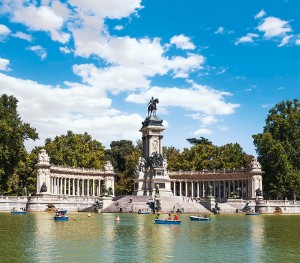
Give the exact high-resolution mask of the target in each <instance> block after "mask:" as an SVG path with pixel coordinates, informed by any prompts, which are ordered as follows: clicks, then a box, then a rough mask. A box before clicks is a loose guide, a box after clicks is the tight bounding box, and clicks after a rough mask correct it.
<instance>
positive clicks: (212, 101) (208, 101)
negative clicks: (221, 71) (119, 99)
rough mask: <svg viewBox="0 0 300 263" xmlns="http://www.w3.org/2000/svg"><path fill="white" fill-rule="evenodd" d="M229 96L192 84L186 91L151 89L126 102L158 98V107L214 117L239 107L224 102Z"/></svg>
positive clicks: (143, 101)
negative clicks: (176, 108) (179, 108)
mask: <svg viewBox="0 0 300 263" xmlns="http://www.w3.org/2000/svg"><path fill="white" fill-rule="evenodd" d="M230 95H231V94H230V93H228V92H224V91H218V90H215V89H212V88H210V87H207V86H201V85H198V84H195V83H193V84H192V87H190V88H186V89H183V88H182V89H180V88H175V87H174V88H161V87H152V88H150V89H148V90H146V91H144V92H142V93H139V94H130V95H128V96H127V98H126V101H129V102H135V103H147V102H148V100H149V98H151V97H152V96H154V97H159V99H160V104H159V106H160V107H163V108H165V107H181V108H184V109H186V110H191V111H195V112H200V113H202V114H205V115H209V116H214V115H227V114H232V113H234V111H235V109H236V108H237V107H239V104H232V103H226V102H225V101H224V100H225V97H226V96H230ZM159 110H160V109H159Z"/></svg>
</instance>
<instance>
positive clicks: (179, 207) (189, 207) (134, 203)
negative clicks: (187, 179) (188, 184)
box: [102, 196, 211, 214]
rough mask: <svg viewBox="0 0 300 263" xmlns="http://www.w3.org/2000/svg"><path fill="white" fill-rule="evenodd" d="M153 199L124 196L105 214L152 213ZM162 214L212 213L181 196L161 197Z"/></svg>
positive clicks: (117, 199)
mask: <svg viewBox="0 0 300 263" xmlns="http://www.w3.org/2000/svg"><path fill="white" fill-rule="evenodd" d="M152 202H153V199H152V197H149V196H124V197H117V198H114V199H113V203H112V204H111V205H109V206H108V207H106V208H105V209H103V211H102V212H105V213H117V212H125V213H126V212H134V213H137V212H138V211H139V210H144V211H149V212H152V209H151V203H152ZM160 202H161V208H162V212H164V213H170V212H171V211H173V210H174V208H175V211H180V212H184V213H206V214H209V213H211V212H210V211H209V210H208V209H206V208H205V207H204V206H202V205H201V204H200V203H199V202H196V201H195V200H193V201H192V200H190V199H186V198H185V199H184V198H182V197H179V196H170V197H161V201H160Z"/></svg>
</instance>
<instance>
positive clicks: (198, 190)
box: [197, 181, 200, 198]
mask: <svg viewBox="0 0 300 263" xmlns="http://www.w3.org/2000/svg"><path fill="white" fill-rule="evenodd" d="M199 185H200V182H199V181H198V182H197V198H199V195H200V193H199V192H200V187H199Z"/></svg>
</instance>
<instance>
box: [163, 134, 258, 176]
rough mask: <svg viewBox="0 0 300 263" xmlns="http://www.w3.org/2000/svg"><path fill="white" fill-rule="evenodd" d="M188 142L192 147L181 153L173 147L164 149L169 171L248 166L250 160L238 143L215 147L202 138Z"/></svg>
mask: <svg viewBox="0 0 300 263" xmlns="http://www.w3.org/2000/svg"><path fill="white" fill-rule="evenodd" d="M188 140H189V141H191V142H192V144H194V145H193V146H192V147H191V148H185V149H184V150H183V152H182V153H180V151H179V150H178V149H175V148H174V147H169V148H166V149H164V151H165V155H166V157H167V158H168V168H169V169H170V170H171V171H176V170H177V171H178V170H183V171H191V170H195V171H197V170H198V171H199V170H203V169H208V170H211V169H233V168H242V167H246V166H247V165H249V163H250V162H251V159H252V158H250V157H249V155H247V154H245V152H244V151H243V149H242V147H241V146H240V145H239V144H238V143H234V144H233V143H228V144H225V145H222V146H216V145H214V144H213V143H212V142H210V141H209V140H207V139H206V138H204V137H201V138H200V139H195V138H193V139H188ZM252 157H253V156H252Z"/></svg>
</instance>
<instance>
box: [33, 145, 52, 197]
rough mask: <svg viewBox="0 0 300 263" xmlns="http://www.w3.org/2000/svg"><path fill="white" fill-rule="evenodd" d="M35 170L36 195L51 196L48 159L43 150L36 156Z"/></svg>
mask: <svg viewBox="0 0 300 263" xmlns="http://www.w3.org/2000/svg"><path fill="white" fill-rule="evenodd" d="M35 169H36V170H37V177H36V194H37V195H49V194H51V186H50V185H51V183H50V158H49V156H48V154H47V152H46V150H45V149H42V150H41V151H40V152H39V155H38V163H37V164H36V165H35Z"/></svg>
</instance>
